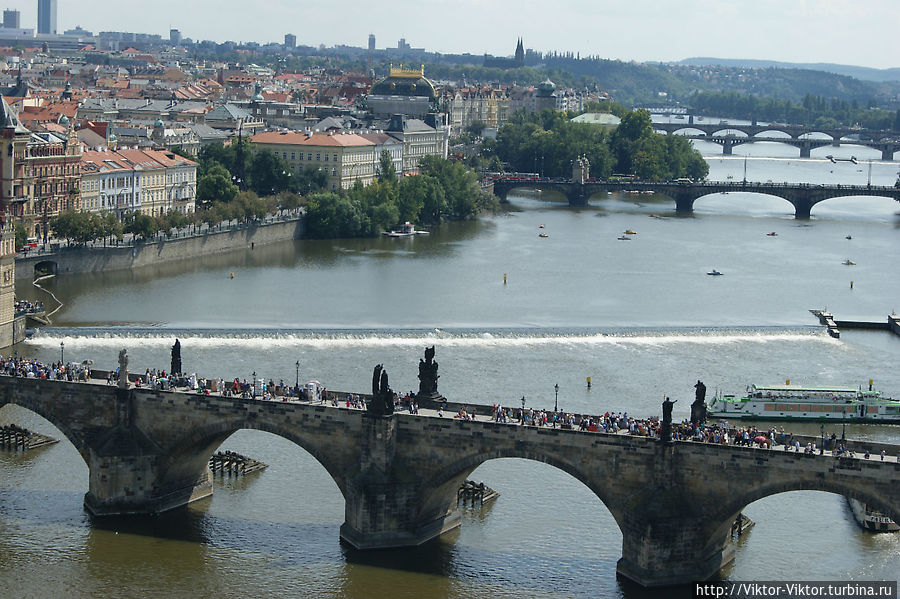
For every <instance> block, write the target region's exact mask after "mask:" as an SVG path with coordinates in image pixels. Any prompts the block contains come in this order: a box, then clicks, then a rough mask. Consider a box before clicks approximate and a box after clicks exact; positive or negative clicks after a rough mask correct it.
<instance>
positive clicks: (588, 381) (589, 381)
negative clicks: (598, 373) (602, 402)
mask: <svg viewBox="0 0 900 599" xmlns="http://www.w3.org/2000/svg"><path fill="white" fill-rule="evenodd" d="M587 385H588V387H587V388H588V389H590V388H591V377H587Z"/></svg>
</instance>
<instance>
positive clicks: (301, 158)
mask: <svg viewBox="0 0 900 599" xmlns="http://www.w3.org/2000/svg"><path fill="white" fill-rule="evenodd" d="M300 160H303V152H300Z"/></svg>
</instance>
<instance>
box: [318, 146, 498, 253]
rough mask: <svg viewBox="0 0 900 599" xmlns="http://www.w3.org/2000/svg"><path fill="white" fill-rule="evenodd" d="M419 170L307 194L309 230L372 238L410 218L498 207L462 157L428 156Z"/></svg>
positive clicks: (429, 218) (464, 215)
mask: <svg viewBox="0 0 900 599" xmlns="http://www.w3.org/2000/svg"><path fill="white" fill-rule="evenodd" d="M388 158H389V157H388ZM385 166H386V165H385ZM419 170H420V173H421V174H419V175H415V176H411V177H403V178H402V179H401V180H399V181H398V180H397V178H396V177H390V176H388V177H385V178H384V179H378V180H375V181H373V182H372V183H371V184H370V185H369V186H368V187H363V186H362V184H359V183H357V184H356V185H355V186H354V187H352V188H351V189H349V190H346V191H343V192H341V193H314V194H311V195H309V196H308V198H307V206H306V214H307V225H306V230H307V235H308V236H310V237H314V238H332V237H371V236H374V235H379V234H380V233H381V232H382V231H385V230H389V229H391V228H394V227H395V226H396V225H399V224H401V223H404V222H407V221H409V222H412V223H418V224H420V223H427V224H431V223H437V222H440V221H441V219H442V218H444V217H445V216H446V217H450V218H468V217H471V216H473V215H475V214H476V213H477V212H480V211H484V210H491V209H494V208H495V207H496V203H497V200H496V198H495V197H494V196H493V195H491V194H486V193H484V192H482V191H481V187H480V185H479V182H478V176H477V175H476V174H475V173H474V172H472V171H470V170H468V169H467V168H466V167H465V166H464V165H463V164H461V163H459V162H452V161H449V160H444V159H443V158H440V157H437V156H426V157H424V158H422V160H421V161H420V163H419Z"/></svg>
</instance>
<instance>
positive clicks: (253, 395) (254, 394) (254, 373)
mask: <svg viewBox="0 0 900 599" xmlns="http://www.w3.org/2000/svg"><path fill="white" fill-rule="evenodd" d="M250 393H251V396H252V398H253V399H256V371H255V370H254V371H253V391H251V392H250Z"/></svg>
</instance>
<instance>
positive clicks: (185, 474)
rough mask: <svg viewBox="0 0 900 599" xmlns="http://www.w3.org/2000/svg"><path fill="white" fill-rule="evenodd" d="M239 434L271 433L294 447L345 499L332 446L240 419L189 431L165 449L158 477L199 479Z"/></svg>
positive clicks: (290, 430)
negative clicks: (322, 470) (321, 469)
mask: <svg viewBox="0 0 900 599" xmlns="http://www.w3.org/2000/svg"><path fill="white" fill-rule="evenodd" d="M241 430H257V431H263V432H266V433H271V434H273V435H275V436H277V437H281V438H283V439H285V440H287V441H290V442H291V443H293V444H295V445H297V446H298V447H300V448H301V449H303V450H304V451H306V453H308V454H309V455H310V456H312V458H313V459H314V460H315V461H316V462H318V463H319V464H321V465H322V466H323V467H324V468H325V470H326V471H327V472H328V475H329V476H330V477H331V479H332V480H333V481H334V482H335V484H336V485H337V487H338V490H340V492H341V496H342V497H344V498H346V481H345V480H344V477H343V473H342V471H341V468H340V465H339V464H338V463H337V461H336V460H334V459H332V458H331V457H330V454H329V453H328V452H327V451H326V450H327V449H329V448H330V447H331V446H330V445H329V444H328V443H323V441H322V439H321V438H315V436H314V435H303V434H297V431H296V430H294V428H292V427H290V426H284V425H281V424H277V423H271V422H267V421H265V420H262V421H259V422H250V423H248V422H247V421H245V420H243V419H237V418H235V419H230V420H224V421H219V422H216V423H213V424H209V425H207V426H204V427H200V428H195V429H191V430H190V431H189V432H188V434H186V435H183V436H182V437H181V438H180V439H179V440H178V442H177V443H176V444H174V445H173V446H172V447H170V448H168V451H167V454H166V456H165V462H164V464H163V465H162V468H161V473H162V474H163V475H164V476H165V478H168V479H170V480H189V479H191V478H199V477H200V475H202V474H203V473H205V472H206V469H207V467H208V464H209V458H210V457H212V455H213V453H215V451H216V450H217V449H218V448H219V447H221V445H222V444H223V443H224V442H225V441H226V440H227V439H228V438H229V437H231V436H232V435H233V434H234V433H236V432H238V431H241Z"/></svg>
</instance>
